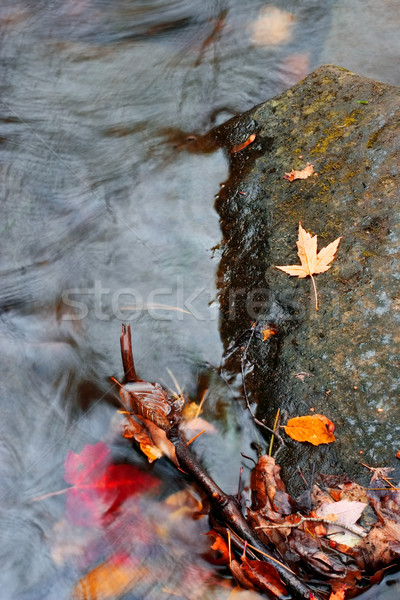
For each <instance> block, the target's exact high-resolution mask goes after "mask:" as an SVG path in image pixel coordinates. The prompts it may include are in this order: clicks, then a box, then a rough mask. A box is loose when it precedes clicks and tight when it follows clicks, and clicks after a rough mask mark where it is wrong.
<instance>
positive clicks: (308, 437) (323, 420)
mask: <svg viewBox="0 0 400 600" xmlns="http://www.w3.org/2000/svg"><path fill="white" fill-rule="evenodd" d="M327 426H328V427H330V430H328V427H327ZM332 427H333V430H334V425H333V423H332V422H331V421H329V419H328V418H327V417H325V416H324V415H308V416H305V417H294V418H293V419H289V421H288V422H287V424H286V426H285V431H286V433H287V435H288V436H289V437H291V438H292V440H296V441H297V442H309V443H310V444H313V445H314V446H319V445H320V444H330V443H331V442H334V441H335V436H334V435H333V431H332Z"/></svg>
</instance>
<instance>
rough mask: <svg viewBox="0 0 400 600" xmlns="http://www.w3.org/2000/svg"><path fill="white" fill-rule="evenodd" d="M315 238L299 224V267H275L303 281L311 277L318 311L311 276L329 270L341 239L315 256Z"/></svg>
mask: <svg viewBox="0 0 400 600" xmlns="http://www.w3.org/2000/svg"><path fill="white" fill-rule="evenodd" d="M317 237H318V236H316V235H314V236H312V235H311V234H310V233H308V232H307V231H305V229H303V227H302V226H301V223H299V239H298V241H297V242H296V243H297V249H298V251H297V254H298V256H299V258H300V262H301V265H286V266H284V267H276V268H277V269H280V270H281V271H284V272H285V273H287V274H288V275H292V276H293V277H298V278H299V279H303V278H304V277H308V276H310V277H311V280H312V282H313V286H314V293H315V308H316V310H318V296H317V288H316V286H315V281H314V277H313V275H318V273H324V272H325V271H327V270H328V269H330V268H331V264H330V263H331V262H332V261H333V259H334V258H335V254H336V251H337V249H338V246H339V242H340V240H341V239H342V238H341V237H339V238H337V239H336V240H335V241H333V242H331V243H330V244H328V245H327V246H325V248H322V250H320V251H319V252H318V254H317Z"/></svg>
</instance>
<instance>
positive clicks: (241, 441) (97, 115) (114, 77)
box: [0, 0, 400, 600]
mask: <svg viewBox="0 0 400 600" xmlns="http://www.w3.org/2000/svg"><path fill="white" fill-rule="evenodd" d="M398 26H399V14H398V6H397V2H395V1H394V0H377V1H373V0H354V1H353V2H351V3H348V2H345V0H337V1H334V0H326V1H325V2H323V3H321V2H318V1H317V0H302V1H300V2H299V1H297V0H296V1H295V0H280V1H279V0H277V1H276V2H275V3H274V4H271V5H267V4H265V3H263V2H262V1H261V0H247V1H243V0H207V1H206V0H204V1H202V2H190V1H188V0H114V1H113V2H106V1H105V0H46V1H43V0H36V1H32V0H31V1H29V0H9V1H7V0H3V1H2V3H1V5H0V29H1V42H0V69H1V78H0V90H1V94H0V169H1V178H0V189H1V192H0V197H1V207H2V212H1V223H0V232H1V236H0V244H1V255H0V269H1V270H0V277H1V286H0V306H1V320H0V344H1V355H2V359H3V360H2V376H1V421H0V456H1V459H0V496H1V503H0V523H1V527H0V558H1V563H2V570H1V585H0V599H1V600H8V599H9V600H25V599H26V600H36V599H48V600H52V599H53V598H54V599H55V598H57V599H63V598H69V597H70V595H71V590H72V589H73V587H74V585H75V583H76V582H77V581H78V580H79V578H80V577H82V575H84V573H85V572H86V571H87V570H88V565H90V561H89V562H88V561H83V560H80V558H79V557H80V552H81V554H82V553H84V550H82V548H80V547H78V546H79V543H80V544H81V545H82V546H84V545H85V543H84V542H83V541H82V540H83V539H86V537H87V533H85V532H83V531H82V532H80V534H81V541H80V542H79V543H78V541H77V540H78V538H79V536H78V535H76V536H75V538H74V539H73V541H71V540H69V541H68V539H67V538H68V536H66V537H63V535H61V534H60V527H61V525H60V523H61V524H62V523H63V515H64V504H65V498H63V496H62V495H59V496H55V497H50V498H47V499H45V500H43V501H37V502H32V498H35V497H37V496H40V495H43V494H46V493H48V492H52V491H57V490H59V489H61V488H63V487H65V482H64V480H63V463H64V460H65V457H66V455H67V453H68V451H69V450H70V449H73V450H75V451H76V452H80V451H81V450H82V448H83V446H84V445H85V444H88V443H89V444H94V443H96V442H97V441H98V440H103V441H106V442H107V443H108V444H109V445H110V446H111V447H112V448H113V453H114V456H115V458H116V460H117V461H118V460H119V461H126V460H129V461H136V462H137V463H138V464H141V465H143V467H144V468H146V466H145V461H144V460H142V458H141V457H140V456H139V454H138V455H137V456H135V453H134V452H133V451H131V449H130V446H129V444H128V443H127V442H126V443H125V441H124V440H123V439H122V438H121V439H120V438H119V435H118V433H117V432H116V431H115V428H114V427H113V415H114V412H115V406H114V405H115V398H116V390H115V388H114V386H112V385H111V383H110V380H109V377H110V376H111V375H114V376H115V377H117V378H119V379H121V378H122V367H121V363H120V353H119V335H120V329H121V323H122V322H123V321H129V322H130V323H131V324H132V327H133V331H134V353H135V357H136V364H137V370H138V372H139V373H140V375H141V377H143V378H148V379H150V380H158V381H161V382H162V383H164V384H166V385H170V386H173V381H172V378H171V376H170V374H169V371H170V372H171V373H172V374H173V376H174V377H175V378H176V379H177V381H178V382H179V384H180V386H181V387H183V388H184V389H185V391H186V392H187V393H188V395H189V396H190V397H191V399H193V400H196V399H198V398H199V397H200V396H201V394H202V393H203V392H204V390H205V389H209V394H208V398H209V401H208V403H206V407H205V410H204V416H205V417H206V418H207V419H208V420H210V421H213V422H214V424H215V425H216V427H217V428H218V435H214V436H211V435H205V436H203V437H204V440H203V438H199V440H198V442H196V444H197V446H196V452H198V454H199V455H200V456H201V457H202V459H203V460H204V462H205V464H206V465H207V466H208V468H209V469H210V471H211V473H212V475H213V476H214V477H215V478H216V479H217V481H218V482H219V483H220V484H221V485H222V487H225V488H226V490H227V491H229V492H233V491H234V490H235V487H236V486H237V479H238V472H239V466H240V464H241V463H242V462H243V460H242V458H241V455H240V452H241V451H247V452H248V453H250V452H251V449H249V442H250V441H251V440H252V439H254V436H255V434H254V432H253V429H252V425H251V424H250V423H249V421H248V419H247V417H246V416H244V415H243V407H242V405H241V404H240V403H238V402H233V400H234V399H235V398H237V397H239V396H240V393H241V392H240V387H239V386H238V385H237V383H235V382H232V385H230V386H229V385H227V383H226V382H224V381H223V380H222V379H221V378H220V377H219V375H218V368H219V366H220V364H221V362H222V360H223V356H222V353H223V351H222V345H221V342H220V338H219V330H218V302H217V297H216V285H215V273H216V270H217V267H218V243H219V241H220V232H219V224H218V218H217V215H216V213H215V212H214V209H213V200H214V195H215V194H216V193H217V192H218V189H219V186H220V185H221V184H222V183H223V181H224V180H225V179H226V178H227V174H228V163H227V160H226V158H225V156H224V155H223V154H222V153H221V152H216V153H213V154H195V153H193V152H189V151H187V148H188V147H190V144H188V139H189V142H190V139H191V138H190V134H192V133H194V134H195V133H196V132H197V133H204V132H205V131H207V130H208V129H209V128H211V127H212V126H214V125H215V124H216V123H220V122H222V121H224V120H226V119H228V118H229V117H231V116H233V115H235V114H238V113H240V112H242V111H245V110H247V109H249V108H251V107H252V106H254V105H256V104H258V103H260V102H262V101H264V100H266V99H268V98H270V97H272V96H274V95H276V94H278V93H279V92H281V91H283V90H284V89H286V88H287V87H289V86H290V85H292V84H294V83H295V82H297V81H298V80H300V79H301V78H302V77H304V76H305V75H306V74H307V73H309V72H310V71H312V70H313V69H314V68H316V67H317V66H319V65H320V64H324V63H327V62H330V63H337V64H340V65H341V66H343V67H346V68H348V69H350V70H353V71H355V72H357V73H359V74H362V75H366V76H370V77H374V78H377V79H379V80H381V81H385V82H388V83H392V84H396V85H400V72H399V70H398V64H399V61H398V59H399V54H400V44H399V38H398ZM188 136H189V138H188ZM168 370H169V371H168ZM153 472H154V473H155V474H156V475H157V476H158V477H160V478H161V480H162V481H163V482H164V486H165V490H170V489H171V490H174V489H177V488H178V487H179V486H178V481H177V480H178V478H177V476H175V475H174V470H173V469H172V468H169V467H168V465H165V464H164V463H162V462H161V463H160V464H159V465H157V464H156V466H155V467H154V469H153ZM157 506H158V505H157V504H156V503H155V504H154V505H152V503H151V501H148V502H147V504H146V508H145V509H143V510H144V511H147V513H146V515H147V516H146V518H147V519H150V520H152V519H153V521H154V519H156V520H157V518H156V516H155V515H154V514H153V513H155V514H156V513H157ZM153 521H152V522H153ZM64 525H65V524H64ZM57 527H58V529H57ZM205 527H206V525H205ZM61 528H62V527H61ZM205 530H207V527H206V529H205ZM100 537H101V536H100ZM118 540H119V541H118ZM86 541H87V540H86ZM119 542H120V538H117V541H114V542H113V544H114V550H115V552H118V551H119V550H121V549H120V548H119V545H118V544H119ZM91 543H93V540H91ZM98 543H99V544H101V543H102V542H101V539H100V538H99V541H98ZM159 543H161V542H159ZM171 543H172V544H173V543H174V542H171V541H169V540H166V541H165V544H166V546H168V544H171ZM185 543H187V544H188V541H187V540H186V541H185V542H182V544H183V547H185ZM196 544H197V540H196V539H194V540H192V541H191V543H190V545H189V544H188V548H187V555H186V558H185V557H184V555H183V553H182V557H181V562H182V564H181V565H179V564H176V563H174V569H175V570H177V571H179V570H180V569H181V570H182V572H183V571H185V569H189V568H190V566H191V564H192V563H195V562H196V560H199V561H200V560H201V559H200V557H199V554H200V552H201V550H202V549H203V546H204V544H203V542H201V543H200V542H199V548H200V546H201V548H200V549H199V550H198V551H197V554H196ZM202 544H203V545H202ZM131 545H132V547H134V546H135V540H131ZM70 546H71V547H73V549H71V548H69V547H70ZM189 546H190V547H189ZM67 547H68V548H69V550H68V549H67ZM60 548H61V549H64V551H63V552H61V551H60ZM85 551H87V546H86V550H85ZM130 552H131V553H134V550H132V548H130ZM190 553H191V554H190ZM77 556H78V558H77ZM141 558H143V556H141ZM147 558H148V560H149V561H150V558H151V557H150V558H149V557H147ZM158 561H159V562H158V563H157V564H158V568H159V569H170V568H171V567H170V566H168V558H167V555H165V556H164V557H161V558H160V557H159V558H158ZM185 561H186V562H185ZM156 579H157V577H156V576H154V588H152V586H151V584H149V585H147V587H146V586H145V587H143V588H138V589H141V591H138V592H136V593H135V594H134V593H133V592H129V593H126V594H125V595H124V596H123V597H124V598H125V597H126V598H142V597H148V598H153V597H154V598H161V597H166V598H167V597H169V592H168V591H166V590H165V589H164V591H163V592H162V593H161V591H160V590H157V584H156ZM149 581H151V578H150V579H149ZM391 581H393V580H391ZM394 585H395V586H398V583H396V582H395V584H394ZM199 589H200V588H199ZM379 589H381V590H382V589H383V588H382V587H381V588H379ZM390 589H391V591H393V590H394V587H393V585H392V586H391V588H390ZM171 593H172V592H171ZM175 593H176V594H178V593H179V590H178V591H177V590H175ZM368 593H369V594H371V591H370V592H368ZM380 593H381V592H379V594H380ZM385 593H387V592H386V589H384V590H383V592H382V597H386V596H385V595H384V594H385ZM379 594H378V595H377V596H376V597H378V596H379ZM189 595H190V594H189ZM82 597H85V598H86V597H87V598H93V597H94V596H90V595H87V596H82ZM118 597H119V596H118ZM121 597H122V595H121ZM171 597H174V596H173V595H171ZM182 597H188V596H187V595H185V593H184V592H182ZM190 597H194V596H193V595H192V596H190ZM196 597H198V598H203V597H204V598H205V597H207V598H227V597H228V592H227V591H226V590H224V589H223V588H218V589H216V590H214V591H213V590H211V588H210V589H209V590H208V591H207V594H205V595H201V593H198V595H197V596H196ZM246 597H250V596H246ZM251 597H258V596H257V595H256V594H254V595H252V596H251ZM372 597H375V596H371V595H369V596H368V598H372ZM391 597H393V596H391Z"/></svg>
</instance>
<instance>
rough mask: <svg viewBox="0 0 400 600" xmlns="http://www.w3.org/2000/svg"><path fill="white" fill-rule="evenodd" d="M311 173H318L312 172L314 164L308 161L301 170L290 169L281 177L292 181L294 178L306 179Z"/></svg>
mask: <svg viewBox="0 0 400 600" xmlns="http://www.w3.org/2000/svg"><path fill="white" fill-rule="evenodd" d="M313 174H314V175H318V173H314V165H312V164H311V163H309V162H308V163H307V164H306V166H305V167H304V169H301V171H295V170H294V169H292V170H291V171H290V173H285V176H284V178H283V179H287V180H288V181H294V180H295V179H308V177H310V175H313Z"/></svg>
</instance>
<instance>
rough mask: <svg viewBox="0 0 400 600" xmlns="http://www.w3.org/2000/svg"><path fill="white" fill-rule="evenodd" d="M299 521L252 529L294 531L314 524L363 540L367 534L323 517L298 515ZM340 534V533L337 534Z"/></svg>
mask: <svg viewBox="0 0 400 600" xmlns="http://www.w3.org/2000/svg"><path fill="white" fill-rule="evenodd" d="M299 517H300V520H299V521H297V522H296V523H280V524H278V525H258V526H257V527H254V529H284V528H286V527H288V528H290V529H295V528H296V527H300V525H302V524H303V523H309V522H310V521H311V522H314V523H323V524H324V525H333V526H334V527H340V528H342V529H346V530H347V531H350V532H351V533H353V534H354V535H356V536H357V537H360V538H363V537H366V536H367V533H366V532H364V531H362V532H361V531H358V529H356V528H355V527H353V526H352V525H344V524H343V523H337V522H336V521H330V520H329V519H326V518H324V517H305V516H303V515H299ZM337 533H340V532H337Z"/></svg>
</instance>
